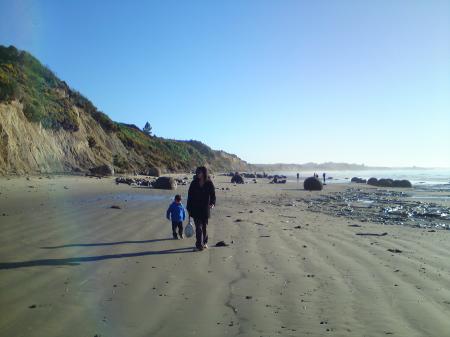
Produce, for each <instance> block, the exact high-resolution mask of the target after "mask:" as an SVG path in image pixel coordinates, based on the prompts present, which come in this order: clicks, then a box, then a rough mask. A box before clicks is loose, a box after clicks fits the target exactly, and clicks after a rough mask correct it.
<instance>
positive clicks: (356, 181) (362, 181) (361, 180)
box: [351, 177, 367, 184]
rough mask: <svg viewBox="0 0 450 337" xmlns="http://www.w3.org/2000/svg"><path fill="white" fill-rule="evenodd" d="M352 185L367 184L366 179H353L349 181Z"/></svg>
mask: <svg viewBox="0 0 450 337" xmlns="http://www.w3.org/2000/svg"><path fill="white" fill-rule="evenodd" d="M351 182H352V183H358V184H365V183H366V182H367V180H366V179H362V178H358V177H353V178H352V180H351Z"/></svg>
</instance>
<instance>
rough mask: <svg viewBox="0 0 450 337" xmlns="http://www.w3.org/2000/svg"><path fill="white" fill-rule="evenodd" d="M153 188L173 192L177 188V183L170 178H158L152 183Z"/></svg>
mask: <svg viewBox="0 0 450 337" xmlns="http://www.w3.org/2000/svg"><path fill="white" fill-rule="evenodd" d="M153 188H158V189H163V190H174V189H176V188H177V182H176V181H175V179H173V178H172V177H159V178H158V179H156V180H155V181H154V182H153Z"/></svg>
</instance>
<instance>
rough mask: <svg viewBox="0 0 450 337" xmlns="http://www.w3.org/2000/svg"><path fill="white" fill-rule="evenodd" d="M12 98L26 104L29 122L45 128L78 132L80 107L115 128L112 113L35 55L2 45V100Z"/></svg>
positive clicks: (0, 52) (25, 108) (26, 114)
mask: <svg viewBox="0 0 450 337" xmlns="http://www.w3.org/2000/svg"><path fill="white" fill-rule="evenodd" d="M12 100H18V101H20V102H21V103H22V104H23V106H24V113H25V116H26V117H27V119H28V120H29V121H31V122H36V123H41V124H42V126H43V127H44V128H50V129H61V128H62V129H64V130H67V131H77V130H78V128H79V122H78V118H77V113H76V110H75V109H74V107H75V106H76V107H79V108H83V109H84V110H85V111H86V112H87V113H89V114H91V116H92V117H93V118H94V119H95V120H97V121H98V122H99V123H100V124H101V125H102V127H103V128H104V129H107V130H109V131H114V130H115V124H114V122H113V121H111V119H109V117H108V116H106V115H105V114H104V113H102V112H101V111H98V110H97V108H96V107H95V106H94V105H93V104H92V103H91V102H90V101H89V100H88V99H87V98H85V97H83V96H82V95H81V94H80V93H79V92H77V91H74V90H71V89H70V88H69V87H68V85H67V84H66V83H65V82H64V81H61V80H60V79H59V78H58V77H56V76H55V74H54V73H53V72H52V71H51V70H50V69H48V68H47V67H46V66H44V65H42V64H41V63H40V62H39V60H37V59H36V58H35V57H33V56H32V55H31V54H29V53H27V52H25V51H20V50H18V49H17V48H15V47H13V46H10V47H4V46H0V102H10V101H12Z"/></svg>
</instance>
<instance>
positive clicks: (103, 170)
mask: <svg viewBox="0 0 450 337" xmlns="http://www.w3.org/2000/svg"><path fill="white" fill-rule="evenodd" d="M89 171H90V172H91V174H97V175H99V176H111V175H114V167H112V166H111V165H107V164H104V165H100V166H96V167H93V168H90V169H89Z"/></svg>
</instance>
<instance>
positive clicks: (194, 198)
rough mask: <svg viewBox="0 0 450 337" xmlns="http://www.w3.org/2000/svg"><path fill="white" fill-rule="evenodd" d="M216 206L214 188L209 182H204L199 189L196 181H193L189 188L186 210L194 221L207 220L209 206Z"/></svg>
mask: <svg viewBox="0 0 450 337" xmlns="http://www.w3.org/2000/svg"><path fill="white" fill-rule="evenodd" d="M215 204H216V188H215V187H214V184H213V183H212V181H211V180H209V179H208V180H206V181H205V183H204V185H203V186H202V187H200V184H199V182H198V179H194V180H193V181H192V182H191V186H189V192H188V199H187V206H186V208H187V210H188V212H189V216H191V217H193V218H194V219H208V218H209V216H210V207H209V206H210V205H215Z"/></svg>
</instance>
